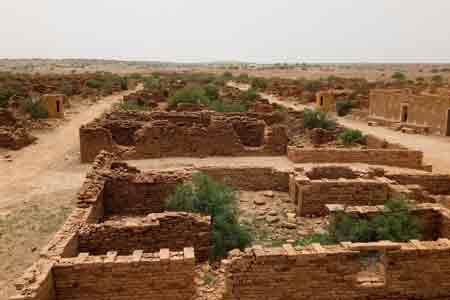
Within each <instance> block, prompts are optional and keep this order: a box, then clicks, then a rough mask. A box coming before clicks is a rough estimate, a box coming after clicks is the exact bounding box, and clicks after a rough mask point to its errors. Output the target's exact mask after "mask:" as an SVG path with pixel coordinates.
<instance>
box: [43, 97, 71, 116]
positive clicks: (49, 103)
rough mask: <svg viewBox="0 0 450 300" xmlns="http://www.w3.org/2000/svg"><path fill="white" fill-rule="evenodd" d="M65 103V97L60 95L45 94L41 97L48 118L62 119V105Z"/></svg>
mask: <svg viewBox="0 0 450 300" xmlns="http://www.w3.org/2000/svg"><path fill="white" fill-rule="evenodd" d="M66 102H67V100H66V96H64V95H61V94H47V95H44V96H42V103H43V105H44V106H45V108H47V111H48V116H49V117H50V118H63V117H64V104H65V103H66Z"/></svg>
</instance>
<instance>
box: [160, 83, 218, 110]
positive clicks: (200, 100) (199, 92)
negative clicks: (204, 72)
mask: <svg viewBox="0 0 450 300" xmlns="http://www.w3.org/2000/svg"><path fill="white" fill-rule="evenodd" d="M178 103H192V104H203V105H208V104H209V103H210V100H209V98H208V97H207V96H206V92H205V90H204V89H203V88H201V87H198V86H187V87H184V88H182V89H180V90H178V91H177V92H176V93H175V94H174V95H173V96H172V97H170V98H169V108H175V107H177V105H178Z"/></svg>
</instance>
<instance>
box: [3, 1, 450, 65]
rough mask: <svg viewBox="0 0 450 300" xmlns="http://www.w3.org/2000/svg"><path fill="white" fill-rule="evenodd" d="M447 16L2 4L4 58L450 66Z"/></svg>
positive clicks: (196, 4)
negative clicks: (385, 63) (421, 63)
mask: <svg viewBox="0 0 450 300" xmlns="http://www.w3.org/2000/svg"><path fill="white" fill-rule="evenodd" d="M449 15H450V1H449V0H227V1H224V0H221V1H219V0H159V1H158V0H128V1H123V0H121V1H118V0H72V1H70V0H0V57H1V58H31V57H41V58H108V59H109V58H114V59H141V60H164V61H182V62H187V61H195V62H197V61H215V60H245V61H255V62H277V61H300V62H301V61H337V62H346V61H351V62H352V61H356V62H357V61H371V62H379V61H387V62H396V61H399V62H405V61H412V62H415V61H436V62H439V61H445V62H450V17H449Z"/></svg>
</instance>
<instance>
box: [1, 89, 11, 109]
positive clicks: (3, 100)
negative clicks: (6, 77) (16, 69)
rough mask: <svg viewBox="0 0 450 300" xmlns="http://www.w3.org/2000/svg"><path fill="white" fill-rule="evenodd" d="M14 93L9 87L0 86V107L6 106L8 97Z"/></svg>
mask: <svg viewBox="0 0 450 300" xmlns="http://www.w3.org/2000/svg"><path fill="white" fill-rule="evenodd" d="M13 95H14V93H13V92H12V91H11V90H10V89H6V88H0V107H6V106H8V101H9V98H11V97H12V96H13Z"/></svg>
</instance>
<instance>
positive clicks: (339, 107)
mask: <svg viewBox="0 0 450 300" xmlns="http://www.w3.org/2000/svg"><path fill="white" fill-rule="evenodd" d="M352 108H353V104H352V103H351V102H350V101H348V100H347V101H336V112H337V114H338V116H340V117H343V116H346V115H348V114H349V113H350V112H351V110H352Z"/></svg>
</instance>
